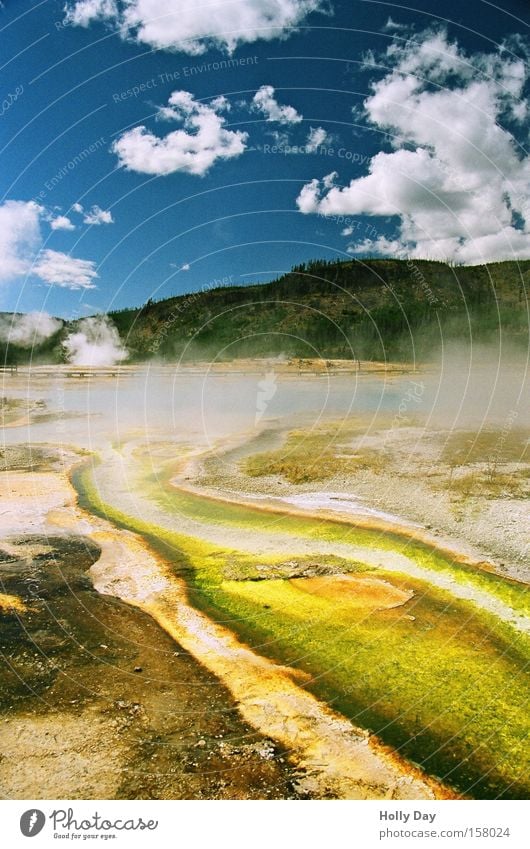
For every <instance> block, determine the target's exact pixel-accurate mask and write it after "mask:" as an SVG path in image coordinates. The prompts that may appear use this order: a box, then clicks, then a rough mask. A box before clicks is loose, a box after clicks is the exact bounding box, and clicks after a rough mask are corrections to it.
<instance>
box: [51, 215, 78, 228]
mask: <svg viewBox="0 0 530 849" xmlns="http://www.w3.org/2000/svg"><path fill="white" fill-rule="evenodd" d="M50 227H51V228H52V230H75V225H74V224H73V223H72V222H71V221H70V219H69V218H68V216H67V215H57V217H56V218H52V219H51V220H50Z"/></svg>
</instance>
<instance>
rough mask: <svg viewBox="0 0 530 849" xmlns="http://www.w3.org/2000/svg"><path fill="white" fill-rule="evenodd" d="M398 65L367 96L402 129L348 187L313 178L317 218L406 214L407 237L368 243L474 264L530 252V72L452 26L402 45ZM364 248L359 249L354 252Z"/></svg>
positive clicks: (308, 209) (389, 126)
mask: <svg viewBox="0 0 530 849" xmlns="http://www.w3.org/2000/svg"><path fill="white" fill-rule="evenodd" d="M383 64H384V65H385V67H386V68H388V67H390V68H391V70H390V71H389V72H388V73H387V74H386V75H385V76H384V77H383V79H381V80H379V81H378V82H375V83H374V84H373V85H372V93H371V95H370V96H369V97H368V98H367V99H366V101H365V104H364V106H365V115H366V118H367V119H368V121H369V123H370V124H371V125H373V126H375V127H377V128H378V129H380V130H382V131H384V132H387V133H390V134H391V139H392V146H393V148H394V150H393V151H391V152H383V151H381V152H379V153H377V154H376V155H375V156H374V157H373V158H372V160H371V161H370V164H369V168H368V174H367V175H365V176H362V177H357V178H355V179H353V180H351V182H350V183H349V184H347V185H343V186H339V185H338V183H337V178H336V176H334V175H328V177H327V178H325V181H323V182H322V181H319V180H312V181H311V182H309V183H308V184H306V185H305V186H304V187H303V189H302V191H301V193H300V195H299V197H298V199H297V203H298V206H299V208H300V210H301V211H302V212H304V213H306V214H308V213H313V212H320V213H322V214H324V215H336V214H339V215H351V214H354V215H373V216H396V219H395V220H396V221H397V234H396V237H395V238H392V239H388V238H387V237H381V238H379V239H376V240H374V241H373V242H371V243H367V242H363V244H362V245H359V246H358V249H359V251H362V252H367V251H368V250H370V245H371V250H372V252H374V253H394V254H395V255H397V256H413V257H421V256H427V257H431V258H437V259H451V260H455V261H459V262H464V263H473V262H484V261H488V260H493V259H501V258H512V257H517V258H519V257H525V256H529V257H530V197H529V195H528V182H529V179H530V159H529V158H528V157H526V156H524V155H523V154H522V151H521V149H520V148H519V147H518V145H517V141H516V138H515V136H514V134H515V135H516V134H517V130H518V127H520V126H521V125H522V124H523V123H524V122H525V121H526V120H527V116H528V102H527V101H526V100H525V99H524V97H523V87H524V83H525V80H526V68H525V63H524V62H523V60H522V59H517V58H516V57H514V56H513V54H508V53H507V51H502V49H501V50H500V51H498V52H495V53H490V54H474V55H472V56H467V55H466V54H465V53H464V52H463V51H462V50H461V49H460V48H459V47H458V45H457V44H455V43H451V42H449V40H448V38H447V34H446V33H445V32H443V31H437V32H433V31H430V32H427V33H423V34H422V35H421V36H420V37H419V38H418V40H416V41H408V42H406V43H405V42H403V41H396V42H393V43H392V44H391V45H390V46H389V48H388V49H387V51H386V54H385V56H384V58H383ZM350 249H351V250H352V251H353V252H355V250H356V247H355V245H354V246H351V248H350Z"/></svg>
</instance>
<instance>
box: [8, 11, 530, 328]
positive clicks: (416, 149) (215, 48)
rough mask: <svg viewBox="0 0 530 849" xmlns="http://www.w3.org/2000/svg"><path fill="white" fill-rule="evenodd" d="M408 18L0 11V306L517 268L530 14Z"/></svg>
mask: <svg viewBox="0 0 530 849" xmlns="http://www.w3.org/2000/svg"><path fill="white" fill-rule="evenodd" d="M416 5H417V6H418V10H416V11H411V10H410V9H407V8H403V7H400V6H398V5H394V4H390V3H382V2H381V3H380V2H371V1H370V2H367V1H366V0H361V2H359V1H358V0H357V1H356V0H350V1H349V2H346V0H329V2H328V0H263V2H262V3H261V4H256V3H255V2H252V0H220V2H217V0H216V1H215V2H214V0H204V2H200V0H196V2H191V0H179V2H176V0H164V2H162V0H129V3H128V4H124V3H122V2H121V0H78V2H77V3H76V2H71V3H69V4H67V6H68V8H67V10H66V12H65V3H64V0H44V2H34V0H33V2H29V0H16V2H15V0H6V2H4V3H3V7H2V8H1V9H0V28H1V36H2V45H3V50H2V56H3V63H4V67H3V69H2V81H3V86H2V90H3V98H4V100H3V104H2V107H1V109H0V111H1V113H2V114H1V119H2V120H1V125H0V126H1V148H2V152H1V161H2V168H1V171H0V175H1V177H0V179H1V183H2V186H1V192H2V198H1V201H0V293H1V294H0V309H3V310H15V309H16V310H19V311H28V310H43V309H44V310H46V311H48V312H50V313H52V314H55V315H60V316H65V317H69V316H76V315H79V316H83V315H86V314H89V313H93V312H95V311H108V310H110V309H114V308H121V307H125V306H131V305H139V304H141V303H143V302H144V301H145V300H147V299H148V298H149V297H153V298H162V297H167V296H169V295H172V294H176V293H181V292H186V291H193V290H197V289H201V288H203V287H209V286H212V285H215V284H216V283H217V282H219V283H224V284H226V283H229V282H231V283H235V284H236V283H237V284H240V283H245V282H253V281H256V280H268V279H271V278H272V277H274V276H276V275H278V274H280V273H282V272H283V271H285V270H287V269H289V268H290V267H291V266H292V265H293V264H296V263H299V262H303V261H306V260H308V259H310V258H315V257H327V258H330V259H331V258H335V257H338V258H347V257H348V256H352V257H355V256H359V257H361V256H366V255H372V256H399V257H420V256H426V257H433V258H446V259H449V260H451V261H454V262H463V263H468V264H469V263H475V262H481V261H488V260H492V259H497V258H499V259H508V258H512V257H514V258H523V257H530V199H529V197H528V194H529V193H528V186H529V184H530V165H529V164H528V161H527V153H526V145H527V143H528V128H529V120H528V108H527V100H526V98H527V96H528V89H527V72H528V64H527V63H528V46H527V42H526V37H527V34H528V24H529V22H530V15H529V14H528V5H527V3H526V2H517V1H516V0H511V2H504V3H502V4H501V5H502V8H498V7H496V6H494V5H493V4H491V3H486V2H483V0H470V2H468V3H466V4H462V3H460V2H459V3H456V2H447V3H445V4H443V9H444V13H445V15H446V19H443V20H441V19H440V18H439V17H438V13H439V11H440V3H439V2H436V0H429V2H426V0H419V2H417V4H416ZM175 10H177V11H175ZM161 16H162V17H161ZM141 128H143V129H141ZM527 216H528V218H527Z"/></svg>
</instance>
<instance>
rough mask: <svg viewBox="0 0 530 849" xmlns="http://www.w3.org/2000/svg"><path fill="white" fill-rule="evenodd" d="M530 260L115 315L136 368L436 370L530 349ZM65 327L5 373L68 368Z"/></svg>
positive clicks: (165, 304) (318, 265)
mask: <svg viewBox="0 0 530 849" xmlns="http://www.w3.org/2000/svg"><path fill="white" fill-rule="evenodd" d="M529 289H530V260H525V261H520V262H515V261H514V262H501V263H492V264H489V265H481V266H472V267H471V266H465V267H462V266H458V267H452V266H450V265H447V264H445V263H442V262H431V261H426V260H384V259H380V260H379V259H378V260H351V261H346V262H327V261H323V260H315V261H313V262H309V263H307V264H303V265H298V266H295V267H294V268H293V269H292V271H291V272H289V273H288V274H285V275H283V276H281V277H279V278H278V279H276V280H273V281H271V282H270V283H265V284H254V285H247V286H228V287H219V288H210V287H209V286H208V285H207V284H206V285H205V286H204V287H203V289H202V290H201V291H198V292H194V293H190V294H187V295H180V296H176V297H171V298H167V299H164V300H161V301H151V300H150V301H148V302H147V303H146V304H144V305H143V306H141V307H137V308H131V309H124V310H120V311H115V312H111V313H109V318H110V320H111V321H112V322H113V323H114V324H115V325H116V327H117V328H118V330H119V333H120V336H121V338H122V340H123V342H124V344H125V345H126V346H127V348H128V350H129V352H130V359H129V361H130V362H140V361H144V360H149V359H153V358H156V359H165V360H175V359H179V358H183V359H184V360H186V361H197V360H212V359H223V360H229V359H234V358H237V357H248V356H271V355H277V354H285V355H287V356H296V357H316V356H318V357H327V358H348V359H350V358H352V357H353V358H358V359H363V360H383V359H387V360H395V361H403V362H410V361H411V360H413V359H414V360H417V361H418V360H419V361H422V360H428V359H429V358H430V357H431V356H432V355H433V353H434V352H435V351H437V350H439V349H440V347H441V345H442V341H443V344H444V345H447V344H448V343H450V341H451V340H458V341H459V342H463V343H465V342H469V341H471V340H472V341H473V343H482V342H484V343H493V344H496V345H498V344H499V342H501V341H502V343H503V344H505V343H507V342H509V343H510V344H511V345H517V346H521V347H526V346H527V344H528V338H529V335H528V330H529V302H528V294H529ZM75 325H76V323H75V322H70V323H67V324H65V326H64V327H63V329H62V330H61V331H60V332H59V333H57V334H56V335H55V336H54V337H52V338H51V339H49V340H47V341H46V342H45V343H43V344H42V345H40V346H39V347H38V348H34V349H33V351H28V350H23V349H17V348H15V347H14V346H12V345H10V346H7V345H6V344H5V343H4V345H3V359H4V363H5V364H10V363H13V362H27V361H28V360H29V359H30V358H32V359H33V361H37V362H50V361H54V362H60V361H62V360H64V351H63V348H62V341H63V340H64V338H65V336H66V335H67V334H68V333H69V332H71V330H72V329H73V328H75Z"/></svg>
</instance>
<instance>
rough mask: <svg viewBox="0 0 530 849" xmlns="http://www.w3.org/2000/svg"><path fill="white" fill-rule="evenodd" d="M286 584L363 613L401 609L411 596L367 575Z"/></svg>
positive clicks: (292, 580) (328, 576)
mask: <svg viewBox="0 0 530 849" xmlns="http://www.w3.org/2000/svg"><path fill="white" fill-rule="evenodd" d="M289 583H290V584H292V585H293V586H294V587H296V589H298V590H301V591H302V592H305V593H309V594H310V595H317V596H320V597H321V598H326V599H329V600H330V601H336V602H338V603H341V602H342V603H345V604H348V606H350V607H352V608H355V607H359V608H362V609H365V610H390V609H391V608H393V607H401V606H402V605H403V604H406V602H407V601H410V599H411V598H412V597H413V595H414V593H413V591H412V590H409V591H405V590H403V589H400V588H399V587H396V586H394V585H393V584H391V583H390V582H389V581H382V580H381V579H379V578H374V577H372V576H369V575H325V576H319V577H315V578H291V580H290V581H289Z"/></svg>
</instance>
